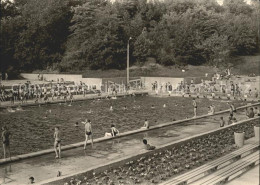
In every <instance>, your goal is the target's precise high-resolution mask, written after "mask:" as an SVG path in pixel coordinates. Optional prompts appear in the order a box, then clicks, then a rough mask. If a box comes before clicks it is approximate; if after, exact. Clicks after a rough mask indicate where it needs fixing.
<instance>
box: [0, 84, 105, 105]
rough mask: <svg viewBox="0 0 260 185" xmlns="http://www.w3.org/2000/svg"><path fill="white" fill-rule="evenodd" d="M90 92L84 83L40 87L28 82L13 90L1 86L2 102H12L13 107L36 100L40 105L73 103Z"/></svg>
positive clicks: (0, 96) (0, 95) (14, 86)
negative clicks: (77, 96)
mask: <svg viewBox="0 0 260 185" xmlns="http://www.w3.org/2000/svg"><path fill="white" fill-rule="evenodd" d="M72 84H74V83H72ZM89 91H90V87H88V85H87V84H85V83H82V82H80V84H79V85H68V84H66V83H65V82H64V81H63V82H61V83H60V82H58V83H54V82H49V83H46V84H45V83H43V84H40V85H38V84H31V82H30V81H27V82H26V83H24V84H18V85H13V86H12V88H11V89H10V88H9V89H7V88H6V87H5V86H4V85H1V86H0V101H1V102H6V101H10V104H11V105H13V104H14V102H20V103H21V104H23V103H26V102H27V100H34V101H35V103H38V102H48V101H54V100H59V99H63V100H64V101H65V102H66V101H67V100H70V101H72V100H73V95H83V97H85V95H86V94H87V93H88V92H89ZM92 93H94V91H93V92H92ZM98 93H100V92H98Z"/></svg>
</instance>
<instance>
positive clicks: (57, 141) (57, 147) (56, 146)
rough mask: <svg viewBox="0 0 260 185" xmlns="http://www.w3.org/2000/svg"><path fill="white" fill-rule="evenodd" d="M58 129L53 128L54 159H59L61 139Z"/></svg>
mask: <svg viewBox="0 0 260 185" xmlns="http://www.w3.org/2000/svg"><path fill="white" fill-rule="evenodd" d="M60 135H61V134H60V129H59V127H55V131H54V136H53V137H54V151H55V153H56V157H55V158H61V137H60Z"/></svg>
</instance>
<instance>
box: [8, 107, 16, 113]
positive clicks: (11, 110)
mask: <svg viewBox="0 0 260 185" xmlns="http://www.w3.org/2000/svg"><path fill="white" fill-rule="evenodd" d="M7 111H8V112H15V111H14V110H13V109H12V108H11V107H8V108H7Z"/></svg>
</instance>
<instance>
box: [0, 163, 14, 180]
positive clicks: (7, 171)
mask: <svg viewBox="0 0 260 185" xmlns="http://www.w3.org/2000/svg"><path fill="white" fill-rule="evenodd" d="M11 173H12V166H11V164H10V165H7V166H5V167H4V168H3V169H2V174H1V181H0V182H1V183H0V184H8V183H10V182H12V181H14V180H13V179H11V178H9V176H10V174H11Z"/></svg>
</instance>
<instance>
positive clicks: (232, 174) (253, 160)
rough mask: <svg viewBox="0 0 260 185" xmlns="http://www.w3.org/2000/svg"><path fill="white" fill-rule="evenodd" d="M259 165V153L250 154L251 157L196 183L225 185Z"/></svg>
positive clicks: (201, 184)
mask: <svg viewBox="0 0 260 185" xmlns="http://www.w3.org/2000/svg"><path fill="white" fill-rule="evenodd" d="M258 164H259V151H256V152H254V153H253V154H250V155H249V156H247V157H245V158H243V159H241V160H238V161H236V162H234V163H232V164H231V165H229V166H227V167H225V168H222V169H221V170H219V171H217V172H216V173H213V174H211V175H209V176H207V177H206V178H203V179H201V180H199V181H196V182H194V184H196V185H198V184H200V185H214V184H224V183H226V182H228V181H230V180H232V179H234V178H236V177H238V176H240V175H241V174H242V173H244V172H245V171H248V170H249V169H251V168H252V167H254V166H256V165H258Z"/></svg>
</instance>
